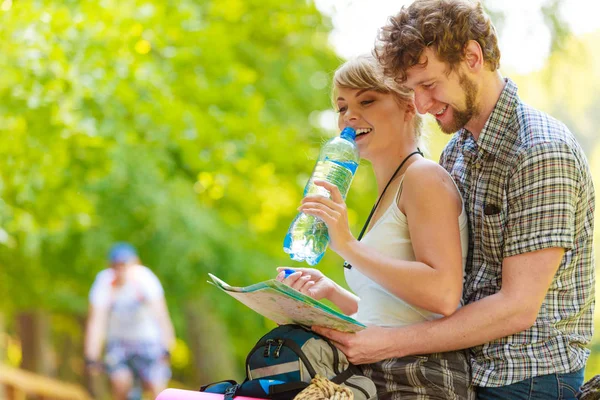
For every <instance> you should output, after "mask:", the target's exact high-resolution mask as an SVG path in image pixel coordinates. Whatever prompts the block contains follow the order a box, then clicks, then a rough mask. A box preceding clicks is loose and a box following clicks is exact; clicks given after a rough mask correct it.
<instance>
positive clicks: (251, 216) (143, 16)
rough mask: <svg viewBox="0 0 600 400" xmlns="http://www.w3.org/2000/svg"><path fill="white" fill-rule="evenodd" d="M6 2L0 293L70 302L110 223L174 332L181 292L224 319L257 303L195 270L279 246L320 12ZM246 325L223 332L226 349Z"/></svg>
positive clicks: (260, 257)
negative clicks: (157, 282) (164, 299)
mask: <svg viewBox="0 0 600 400" xmlns="http://www.w3.org/2000/svg"><path fill="white" fill-rule="evenodd" d="M7 4H9V3H7V2H5V3H3V5H5V6H6V5H7ZM11 4H12V7H5V8H7V9H3V11H0V38H1V39H2V40H0V51H1V52H2V54H3V57H2V58H1V59H0V68H2V71H3V73H2V74H1V75H0V96H1V98H2V102H1V103H0V122H1V123H0V154H1V155H2V158H3V160H4V163H2V164H1V165H0V179H1V180H0V197H1V198H2V207H0V227H1V229H0V263H1V264H2V268H1V269H0V291H1V292H2V293H3V295H2V301H1V302H0V304H1V306H0V307H1V308H2V310H3V311H5V312H9V313H14V312H17V311H19V310H23V309H28V308H45V309H48V310H54V311H58V312H72V313H76V314H79V315H81V314H83V313H85V309H86V306H87V292H88V290H89V286H90V285H91V282H92V280H93V277H94V275H95V274H96V273H97V272H98V271H99V270H100V269H101V268H104V267H105V254H106V250H107V249H108V247H109V246H110V244H111V243H112V242H114V241H116V240H127V241H130V242H132V243H134V244H135V245H136V246H137V247H138V249H139V251H140V254H141V256H142V258H143V261H144V262H145V263H146V264H148V265H149V266H150V267H151V268H153V269H154V270H155V271H156V273H157V274H158V276H159V277H160V278H161V280H162V282H163V285H164V287H165V289H166V292H167V296H168V302H169V304H170V305H171V306H172V313H173V318H174V320H175V321H176V324H177V328H178V332H179V334H180V335H185V333H184V332H185V329H184V327H185V318H184V316H183V314H182V313H181V312H180V310H179V307H180V305H181V304H183V302H186V301H193V300H194V299H197V301H198V309H199V310H201V309H202V308H204V307H209V306H214V307H216V308H215V309H216V311H217V312H218V313H219V314H221V315H222V318H223V321H224V323H226V321H227V320H229V321H230V322H233V321H234V320H235V319H236V318H237V319H238V320H239V316H236V314H242V313H243V314H244V315H251V316H252V317H248V318H253V319H254V321H257V320H259V318H257V317H256V316H255V315H253V314H252V313H250V312H249V311H247V310H245V309H244V310H243V311H241V310H240V308H239V305H237V304H234V303H233V302H231V301H229V300H230V299H223V298H222V296H223V295H222V293H217V292H216V291H215V292H211V290H212V289H213V288H212V287H210V286H209V285H208V284H206V283H205V277H206V273H207V272H209V271H210V272H215V273H216V274H218V275H219V276H223V277H224V278H225V279H229V280H231V281H236V283H240V284H246V283H249V282H251V281H257V280H261V279H265V278H268V277H270V276H272V275H273V274H274V272H275V270H274V268H275V266H277V265H278V264H279V261H280V260H284V259H285V257H284V256H285V255H284V254H283V251H282V249H281V243H282V239H283V235H284V232H285V228H286V225H287V223H288V222H289V220H290V219H291V215H292V214H293V212H294V211H295V208H296V206H297V203H298V202H299V199H300V197H301V190H302V186H303V182H302V183H300V181H303V180H304V179H303V175H302V176H301V178H302V179H300V180H299V179H298V177H297V174H298V173H299V172H300V171H301V172H302V173H304V174H307V173H308V172H309V171H310V168H312V163H313V160H314V157H313V155H315V152H316V151H317V150H318V146H316V145H317V144H318V143H319V142H320V140H321V135H322V133H321V132H320V131H319V130H318V129H316V128H314V127H313V126H312V125H310V124H309V121H308V116H309V115H310V114H311V112H313V111H315V110H322V109H327V108H329V103H328V99H327V96H326V95H323V92H324V90H323V89H324V88H325V86H326V85H327V83H328V82H327V80H328V75H329V73H330V72H331V71H332V70H333V69H334V68H335V67H336V66H337V64H338V59H337V57H336V56H335V54H334V53H333V51H332V50H331V48H330V47H329V45H328V44H327V35H328V32H329V30H330V28H331V26H330V22H329V21H328V20H327V19H325V18H324V17H323V16H321V15H320V14H319V13H318V12H317V10H316V8H315V6H314V4H312V2H306V1H300V0H283V1H282V0H277V1H272V0H269V1H265V0H249V1H239V0H219V1H205V2H197V1H191V0H187V1H186V0H183V1H176V2H175V1H166V2H165V1H145V2H139V1H132V0H126V1H113V0H105V1H100V2H92V1H84V2H76V1H66V2H50V1H32V2H27V3H23V2H14V3H11ZM9 5H10V4H9ZM242 280H243V282H242ZM204 292H206V294H205V293H204ZM213 295H214V297H215V299H214V300H216V299H220V300H222V301H216V303H217V304H216V305H214V304H211V303H210V302H208V301H207V299H208V298H211V300H212V296H213ZM260 320H262V318H260ZM263 323H264V322H263ZM252 325H256V324H255V323H253V324H249V326H252ZM263 331H264V326H260V325H256V327H255V328H254V329H252V328H251V329H249V333H250V334H249V335H248V336H247V337H243V338H241V339H236V340H238V342H236V346H235V347H234V349H237V351H238V353H239V354H238V355H242V354H244V353H245V349H247V348H248V347H249V346H250V345H251V344H252V342H253V341H254V340H255V337H254V336H258V335H259V334H260V333H261V332H263ZM252 332H255V335H252V334H251V333H252Z"/></svg>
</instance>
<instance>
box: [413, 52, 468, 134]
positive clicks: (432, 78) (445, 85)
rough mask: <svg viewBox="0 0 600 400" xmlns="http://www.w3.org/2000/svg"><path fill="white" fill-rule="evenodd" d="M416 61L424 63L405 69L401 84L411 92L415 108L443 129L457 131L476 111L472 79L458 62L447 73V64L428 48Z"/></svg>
mask: <svg viewBox="0 0 600 400" xmlns="http://www.w3.org/2000/svg"><path fill="white" fill-rule="evenodd" d="M420 61H421V62H424V61H426V62H427V65H425V66H422V65H415V66H414V67H412V68H409V69H408V71H407V80H406V82H405V83H404V85H405V86H406V87H408V88H409V89H411V90H413V91H414V93H415V105H416V107H417V110H418V111H419V113H421V114H427V113H429V114H431V115H433V116H434V117H435V120H436V122H437V124H438V125H439V127H440V129H441V130H442V131H443V132H445V133H454V132H456V131H458V130H459V129H461V128H463V127H464V126H465V125H467V124H468V123H469V121H471V119H473V117H475V116H477V115H478V114H479V108H478V106H477V98H478V87H477V84H476V82H475V81H474V80H473V79H471V78H470V77H469V75H468V72H467V71H465V68H464V66H463V65H462V63H460V64H459V65H457V66H456V68H455V70H453V71H452V72H450V74H448V73H447V71H448V68H449V67H448V65H447V64H446V63H444V62H442V61H440V60H439V59H438V58H437V56H436V55H435V53H434V51H433V50H432V49H430V48H427V49H425V51H423V54H422V55H421V60H420Z"/></svg>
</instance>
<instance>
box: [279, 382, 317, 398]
mask: <svg viewBox="0 0 600 400" xmlns="http://www.w3.org/2000/svg"><path fill="white" fill-rule="evenodd" d="M308 385H309V384H308V383H307V382H302V381H298V382H289V383H282V384H280V385H271V386H269V395H278V394H281V393H285V392H290V391H298V392H300V391H301V390H303V389H304V388H306V387H307V386H308Z"/></svg>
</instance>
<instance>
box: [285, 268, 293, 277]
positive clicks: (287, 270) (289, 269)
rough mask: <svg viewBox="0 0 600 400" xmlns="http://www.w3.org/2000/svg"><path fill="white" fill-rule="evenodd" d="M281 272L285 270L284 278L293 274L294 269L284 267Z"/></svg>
mask: <svg viewBox="0 0 600 400" xmlns="http://www.w3.org/2000/svg"><path fill="white" fill-rule="evenodd" d="M283 272H285V276H284V278H287V277H288V276H290V275H291V274H293V273H294V272H296V271H295V270H293V269H291V268H286V269H284V270H283Z"/></svg>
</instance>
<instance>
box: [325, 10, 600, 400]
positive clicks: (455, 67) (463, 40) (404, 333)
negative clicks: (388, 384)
mask: <svg viewBox="0 0 600 400" xmlns="http://www.w3.org/2000/svg"><path fill="white" fill-rule="evenodd" d="M375 55H376V56H377V58H378V60H379V62H380V63H381V65H382V66H383V68H384V70H385V73H386V75H388V76H392V77H394V78H395V79H396V81H397V82H398V83H400V84H402V85H404V86H405V87H407V88H409V89H411V90H413V91H414V94H415V104H416V107H417V109H418V111H419V112H420V113H421V114H427V113H429V114H431V115H433V116H434V117H435V119H436V121H437V123H438V125H439V126H440V128H441V129H442V131H444V132H446V133H452V134H454V136H453V137H452V139H451V140H450V142H449V143H448V145H447V146H446V148H445V149H444V151H443V153H442V156H441V160H440V162H441V164H442V165H443V166H444V167H445V168H446V169H447V170H448V172H449V173H450V174H451V175H452V177H453V178H454V179H455V181H456V182H457V184H458V186H459V189H460V191H461V193H462V196H463V200H464V204H465V208H466V210H467V214H468V216H469V227H470V235H471V237H470V240H469V257H468V260H467V265H466V276H465V282H464V290H463V301H464V306H463V307H461V308H460V309H459V310H458V311H456V312H455V313H453V314H452V315H450V316H448V317H445V318H441V319H436V320H431V321H427V322H424V323H419V324H414V325H410V326H407V327H401V328H390V329H386V330H380V331H379V332H375V331H373V330H370V331H369V330H367V331H368V332H366V333H364V334H361V333H360V332H359V333H358V334H356V335H348V334H342V333H341V332H335V331H331V330H326V329H321V328H316V329H315V331H317V332H319V333H321V334H324V335H325V336H328V337H330V338H331V339H333V340H334V341H335V342H336V343H337V345H338V346H339V347H340V348H341V349H342V350H343V351H344V352H345V353H346V354H347V355H348V358H349V360H350V361H351V362H353V363H355V364H363V363H371V362H374V361H378V360H379V359H382V358H389V357H392V356H393V357H404V356H407V355H414V354H429V353H436V352H446V351H452V350H458V349H464V348H471V366H472V374H473V384H474V385H475V386H477V392H478V398H479V399H534V398H535V399H538V398H539V399H559V398H560V399H575V396H576V392H577V390H578V388H579V387H580V386H581V384H582V382H583V373H584V367H585V363H586V361H587V358H588V355H589V350H588V349H586V347H585V345H586V344H587V343H589V341H590V339H591V337H592V334H593V311H594V282H595V276H594V255H593V226H594V216H593V215H594V201H595V199H594V188H593V184H592V177H591V174H590V170H589V166H588V163H587V160H586V157H585V154H584V152H583V150H582V149H581V147H580V145H579V144H578V143H577V141H576V140H575V138H574V137H573V135H572V134H571V132H570V131H569V130H568V128H567V127H566V126H565V125H564V124H563V123H561V122H559V121H557V120H556V119H554V118H552V117H550V116H548V115H546V114H544V113H542V112H540V111H538V110H535V109H533V108H531V107H529V106H528V105H526V104H524V103H523V102H522V101H521V99H520V98H519V97H518V95H517V86H516V85H515V83H514V82H513V81H511V80H510V79H506V78H503V77H502V75H501V74H500V72H499V71H498V68H499V65H500V51H499V49H498V43H497V35H496V30H495V28H494V26H493V25H492V23H491V21H490V19H489V17H488V16H487V15H486V13H485V12H484V10H483V7H482V5H481V4H480V3H479V2H475V1H467V0H416V1H415V2H414V3H412V4H411V5H410V6H407V7H406V6H405V7H403V8H402V9H401V11H400V12H399V13H398V14H397V15H396V16H394V17H391V18H390V19H389V22H388V24H387V25H386V26H384V27H383V28H382V29H381V31H380V35H379V38H378V43H377V46H376V50H375ZM409 217H410V216H409ZM374 333H375V334H374ZM377 333H378V335H377Z"/></svg>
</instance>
